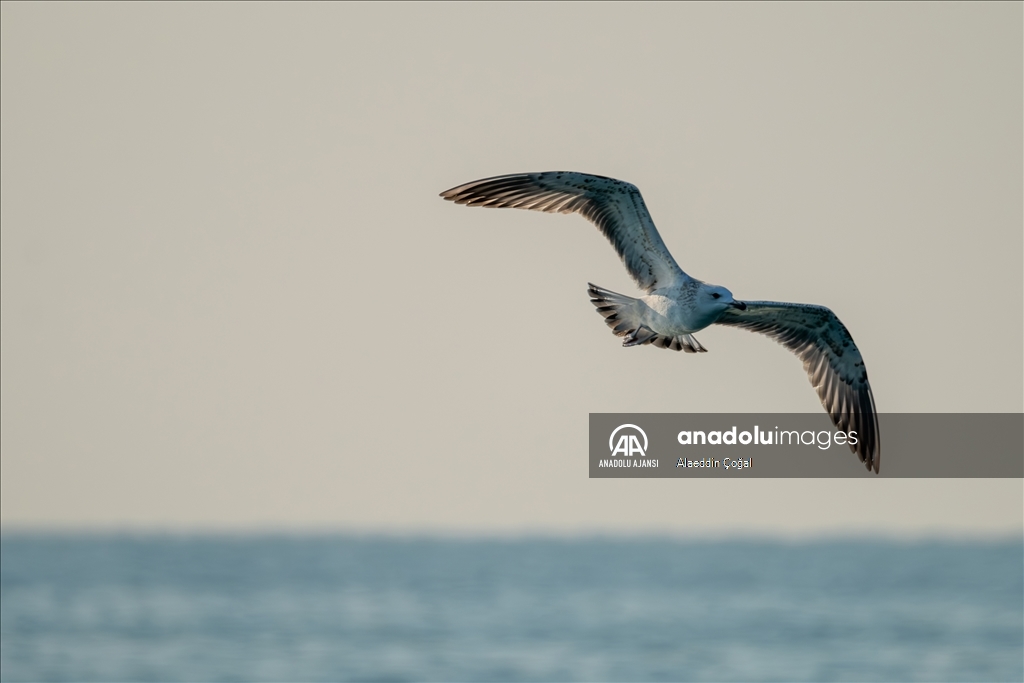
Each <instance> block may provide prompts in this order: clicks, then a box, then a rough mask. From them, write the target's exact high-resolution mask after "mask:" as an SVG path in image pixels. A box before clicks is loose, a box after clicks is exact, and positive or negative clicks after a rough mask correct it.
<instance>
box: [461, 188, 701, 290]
mask: <svg viewBox="0 0 1024 683" xmlns="http://www.w3.org/2000/svg"><path fill="white" fill-rule="evenodd" d="M441 196H442V197H444V198H445V199H447V200H449V201H453V202H455V203H456V204H465V205H467V206H487V207H491V208H514V209H531V210H533V211H547V212H549V213H579V214H581V215H583V217H584V218H586V219H587V220H589V221H591V222H592V223H594V224H595V225H596V226H597V227H598V228H600V229H601V232H603V233H604V235H605V237H607V238H608V239H609V241H611V243H612V245H613V246H614V247H615V251H617V252H618V253H619V256H621V257H622V262H623V263H624V264H626V269H627V270H628V271H629V274H630V275H632V276H633V279H634V280H636V283H637V285H639V286H640V288H641V289H644V290H645V291H647V292H652V291H654V290H655V289H658V288H660V287H665V286H667V285H670V284H672V283H673V282H675V281H676V280H679V279H686V278H687V277H688V276H687V275H686V273H684V272H683V271H682V269H680V268H679V266H678V265H677V264H676V262H675V259H673V258H672V254H670V253H669V252H668V248H667V247H665V243H664V242H663V241H662V240H661V235H659V234H658V229H657V228H655V227H654V221H653V220H651V214H650V213H648V211H647V206H646V205H645V204H644V199H643V197H641V196H640V190H638V189H636V186H635V185H631V184H629V183H625V182H623V181H621V180H615V179H614V178H605V177H604V176H599V175H588V174H586V173H572V172H569V171H550V172H547V173H515V174H512V175H503V176H496V177H494V178H484V179H483V180H474V181H473V182H471V183H466V184H465V185H459V186H458V187H453V188H452V189H450V190H448V191H446V192H442V193H441Z"/></svg>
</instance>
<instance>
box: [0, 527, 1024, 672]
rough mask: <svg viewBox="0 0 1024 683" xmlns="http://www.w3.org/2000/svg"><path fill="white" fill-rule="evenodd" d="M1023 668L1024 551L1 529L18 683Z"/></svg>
mask: <svg viewBox="0 0 1024 683" xmlns="http://www.w3.org/2000/svg"><path fill="white" fill-rule="evenodd" d="M1022 678H1024V544H1022V543H1021V541H1020V540H1012V541H1008V542H963V543H953V542H915V543H900V542H888V541H886V542H875V541H863V540H862V541H827V542H825V541H818V542H809V543H784V542H764V541H717V542H713V541H679V540H671V539H666V538H644V539H641V540H622V539H598V538H590V539H578V540H564V539H562V540H558V539H520V540H442V539H428V538H412V539H397V538H384V537H345V536H248V537H247V536H239V537H230V536H198V537H176V536H79V537H73V536H48V535H23V534H12V533H5V534H3V535H2V536H0V679H2V680H3V681H22V680H33V681H49V680H78V681H83V680H105V681H121V680H135V681H148V680H175V681H191V680H203V681H233V680H248V681H262V680H276V681H293V680H304V681H319V680H341V681H344V680H361V681H403V680H416V681H462V680H479V681H487V680H589V681H602V680H630V681H645V680H651V681H654V680H708V681H712V680H794V681H796V680H818V681H830V680H858V681H870V680H886V681H904V680H906V681H911V680H927V681H960V680H973V681H1019V680H1021V679H1022Z"/></svg>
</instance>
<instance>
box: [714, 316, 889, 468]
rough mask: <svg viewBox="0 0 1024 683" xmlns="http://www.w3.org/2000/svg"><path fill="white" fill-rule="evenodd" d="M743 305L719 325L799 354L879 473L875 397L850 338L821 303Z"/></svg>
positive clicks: (829, 407)
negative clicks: (768, 339) (755, 335)
mask: <svg viewBox="0 0 1024 683" xmlns="http://www.w3.org/2000/svg"><path fill="white" fill-rule="evenodd" d="M743 303H745V304H746V305H747V308H746V310H744V311H741V310H737V309H729V310H727V311H726V312H725V313H724V314H723V315H722V317H721V318H719V319H718V324H719V325H731V326H733V327H742V328H745V329H748V330H750V331H752V332H760V333H761V334H765V335H768V336H769V337H771V338H772V339H774V340H775V341H777V342H779V343H780V344H782V345H783V346H785V347H786V348H787V349H789V350H790V351H792V352H793V353H795V354H796V355H797V356H799V357H800V360H802V361H803V362H804V370H805V371H807V376H808V378H809V379H810V380H811V384H812V385H814V389H815V391H817V392H818V397H819V398H820V399H821V404H822V405H823V406H824V407H825V410H826V412H828V414H829V416H830V417H831V418H832V422H833V423H834V424H835V425H836V427H838V428H839V429H840V430H842V431H855V432H857V439H858V440H857V445H855V446H853V445H851V446H850V449H851V450H852V451H853V452H854V453H856V454H857V455H858V456H859V457H860V459H861V462H863V463H865V464H866V465H867V467H868V469H874V471H875V472H878V465H879V455H880V451H881V447H880V443H879V433H878V416H877V415H876V414H875V399H874V397H873V396H872V395H871V385H870V384H868V371H867V369H866V368H865V367H864V359H863V358H861V355H860V351H858V350H857V345H856V344H854V343H853V337H851V336H850V332H849V331H848V330H847V329H846V326H845V325H843V323H842V322H840V320H839V318H837V317H836V314H835V313H833V312H832V311H831V310H829V309H828V308H825V307H824V306H812V305H809V304H785V303H777V302H774V301H745V302H743Z"/></svg>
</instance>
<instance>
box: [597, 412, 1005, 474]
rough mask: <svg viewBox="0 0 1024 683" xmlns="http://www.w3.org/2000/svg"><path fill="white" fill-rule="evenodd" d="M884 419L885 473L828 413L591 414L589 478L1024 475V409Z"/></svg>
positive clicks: (882, 460)
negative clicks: (871, 466)
mask: <svg viewBox="0 0 1024 683" xmlns="http://www.w3.org/2000/svg"><path fill="white" fill-rule="evenodd" d="M878 422H879V429H880V432H881V458H880V463H881V467H880V471H879V474H878V475H876V474H875V473H874V472H869V471H868V470H867V468H866V467H865V466H864V464H863V463H862V462H860V460H859V458H858V457H857V456H856V455H855V454H854V453H853V452H852V451H851V450H850V448H849V446H847V445H845V443H844V442H845V441H846V439H848V438H850V436H849V435H845V436H837V433H838V431H839V430H837V429H836V427H835V426H834V425H833V424H832V422H831V421H830V420H829V418H828V416H827V415H825V414H824V413H820V414H802V413H796V414H794V413H772V414H754V413H737V414H722V413H591V414H590V476H591V477H592V478H596V477H875V476H882V477H919V478H944V477H978V478H1022V477H1024V414H1021V413H903V414H889V415H879V416H878ZM794 433H795V434H794ZM854 436H855V435H854ZM766 441H768V442H771V443H770V444H766V443H765V442H766ZM780 442H781V443H780Z"/></svg>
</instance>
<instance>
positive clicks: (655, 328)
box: [441, 171, 880, 472]
mask: <svg viewBox="0 0 1024 683" xmlns="http://www.w3.org/2000/svg"><path fill="white" fill-rule="evenodd" d="M441 197H443V198H444V199H447V200H449V201H453V202H455V203H457V204H465V205H467V206H484V207H491V208H518V209H530V210H534V211H545V212H548V213H579V214H581V215H583V216H584V217H585V218H587V219H588V220H589V221H591V222H592V223H594V224H595V225H596V226H597V227H598V228H599V229H600V230H601V232H603V233H604V235H605V237H607V238H608V240H609V241H610V242H611V243H612V246H613V247H615V250H616V251H617V252H618V254H619V256H620V257H622V262H623V263H624V264H625V266H626V270H628V271H629V274H630V275H631V276H632V277H633V279H634V280H635V281H636V284H637V286H638V287H640V289H642V290H643V291H644V292H646V294H645V295H644V296H641V297H639V298H634V297H630V296H626V295H624V294H618V293H616V292H612V291H610V290H607V289H603V288H601V287H598V286H597V285H594V284H591V285H590V286H589V288H588V290H587V291H588V293H589V294H590V299H591V302H592V303H593V304H594V305H595V306H596V308H597V312H598V313H600V314H601V315H602V316H603V317H604V319H605V323H607V325H608V326H609V327H610V328H612V332H613V333H614V334H615V335H617V336H619V337H623V342H622V344H623V346H627V347H632V346H641V345H646V344H650V345H653V346H657V347H660V348H667V349H672V350H675V351H686V352H688V353H704V352H706V351H707V349H705V348H704V347H703V346H701V344H700V342H698V341H697V339H696V338H695V337H694V336H693V334H694V333H695V332H699V331H700V330H703V329H704V328H706V327H708V326H709V325H713V324H718V325H729V326H732V327H740V328H744V329H747V330H750V331H752V332H759V333H761V334H764V335H767V336H768V337H771V338H773V339H775V340H776V341H778V342H779V343H780V344H782V345H783V346H785V347H786V348H788V349H790V350H791V351H793V352H794V353H795V354H796V355H797V356H798V357H799V358H800V359H801V360H802V361H803V363H804V370H805V371H806V372H807V375H808V378H809V379H810V381H811V384H812V385H813V386H814V388H815V390H816V391H817V393H818V397H819V398H820V399H821V403H822V406H823V407H824V408H825V411H826V412H827V413H828V414H829V416H830V417H831V418H832V422H833V423H834V424H835V425H836V427H838V428H839V429H840V430H842V431H853V432H856V434H857V444H856V445H853V444H851V445H850V449H851V450H852V451H853V452H854V453H856V454H857V456H858V457H859V458H860V460H861V462H863V463H864V464H865V465H866V466H867V468H868V469H869V470H870V469H873V470H874V471H875V472H878V467H879V455H880V444H879V438H878V418H877V415H876V414H875V402H874V398H873V397H872V394H871V385H870V384H869V383H868V375H867V370H866V369H865V367H864V360H863V358H862V357H861V354H860V351H859V350H858V349H857V346H856V345H855V344H854V343H853V337H851V336H850V333H849V331H848V330H847V329H846V327H845V326H844V325H843V323H842V322H840V320H839V318H838V317H836V315H835V313H833V312H832V311H831V310H829V309H828V308H826V307H824V306H815V305H811V304H791V303H779V302H774V301H739V300H737V299H735V298H734V297H733V295H732V292H730V291H729V290H728V289H726V288H725V287H719V286H717V285H711V284H708V283H706V282H702V281H701V280H698V279H696V278H693V277H690V276H689V275H687V274H686V273H685V272H683V270H682V269H681V268H680V267H679V265H678V264H677V263H676V261H675V259H674V258H672V254H671V253H669V251H668V248H667V247H666V246H665V243H664V242H663V241H662V239H661V235H660V234H659V233H658V229H657V228H656V227H655V226H654V221H653V220H652V219H651V215H650V213H649V212H648V211H647V206H646V205H645V204H644V200H643V197H642V196H641V195H640V191H639V190H638V189H637V188H636V186H634V185H631V184H630V183H626V182H623V181H621V180H615V179H614V178H606V177H603V176H596V175H589V174H585V173H573V172H568V171H551V172H546V173H517V174H513V175H504V176H496V177H494V178H484V179H482V180H475V181H473V182H471V183H466V184H464V185H459V186H458V187H454V188H452V189H450V190H447V191H446V192H442V193H441Z"/></svg>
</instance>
